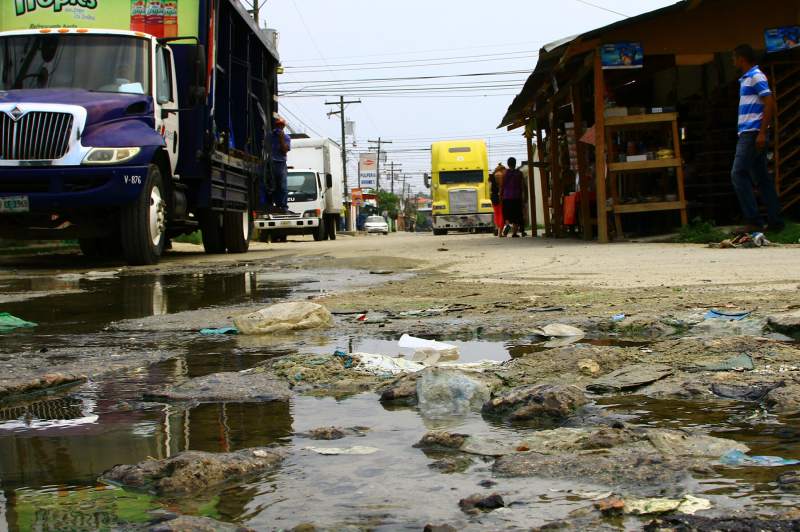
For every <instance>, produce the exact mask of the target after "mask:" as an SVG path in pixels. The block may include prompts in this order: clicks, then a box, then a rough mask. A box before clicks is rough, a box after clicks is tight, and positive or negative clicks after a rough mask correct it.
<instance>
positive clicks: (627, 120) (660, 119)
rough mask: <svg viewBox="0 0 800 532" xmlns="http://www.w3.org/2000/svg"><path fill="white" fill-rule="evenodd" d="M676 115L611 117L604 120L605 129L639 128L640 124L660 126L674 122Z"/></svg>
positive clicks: (658, 114)
mask: <svg viewBox="0 0 800 532" xmlns="http://www.w3.org/2000/svg"><path fill="white" fill-rule="evenodd" d="M677 119H678V113H657V114H650V115H630V116H611V117H608V118H606V127H607V128H608V127H620V126H640V125H642V124H660V123H664V122H674V121H676V120H677Z"/></svg>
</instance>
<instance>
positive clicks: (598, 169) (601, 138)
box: [594, 49, 608, 244]
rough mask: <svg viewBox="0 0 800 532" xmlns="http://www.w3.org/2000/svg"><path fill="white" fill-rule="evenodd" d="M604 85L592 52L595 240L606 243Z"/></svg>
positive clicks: (597, 52)
mask: <svg viewBox="0 0 800 532" xmlns="http://www.w3.org/2000/svg"><path fill="white" fill-rule="evenodd" d="M605 95H606V84H605V79H604V76H603V62H602V60H601V57H600V50H599V49H597V50H595V52H594V137H595V180H596V186H595V188H596V190H597V239H598V240H599V241H600V242H601V243H603V244H607V243H608V208H607V206H606V109H605V107H606V105H605V101H606V98H605Z"/></svg>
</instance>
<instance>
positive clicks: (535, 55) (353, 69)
mask: <svg viewBox="0 0 800 532" xmlns="http://www.w3.org/2000/svg"><path fill="white" fill-rule="evenodd" d="M535 57H539V53H538V52H536V53H531V54H528V55H526V56H518V57H508V58H505V59H503V58H494V59H476V60H473V61H447V62H444V63H442V62H439V63H424V64H419V65H394V66H373V67H354V68H337V69H336V70H337V71H338V72H353V71H358V72H361V71H364V70H395V69H398V68H424V67H433V66H448V65H469V64H473V63H487V62H492V63H496V62H501V61H503V62H505V61H516V60H518V59H533V58H535ZM326 70H327V71H330V69H321V70H320V69H312V70H293V71H291V73H292V74H317V73H319V72H324V71H326Z"/></svg>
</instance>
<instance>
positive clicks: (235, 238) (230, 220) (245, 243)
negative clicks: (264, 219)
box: [222, 211, 253, 253]
mask: <svg viewBox="0 0 800 532" xmlns="http://www.w3.org/2000/svg"><path fill="white" fill-rule="evenodd" d="M222 226H223V232H224V238H225V247H226V248H227V249H228V253H247V251H248V250H249V249H250V237H251V236H252V234H253V217H252V215H251V214H250V212H249V211H248V212H226V213H225V215H224V216H223V222H222Z"/></svg>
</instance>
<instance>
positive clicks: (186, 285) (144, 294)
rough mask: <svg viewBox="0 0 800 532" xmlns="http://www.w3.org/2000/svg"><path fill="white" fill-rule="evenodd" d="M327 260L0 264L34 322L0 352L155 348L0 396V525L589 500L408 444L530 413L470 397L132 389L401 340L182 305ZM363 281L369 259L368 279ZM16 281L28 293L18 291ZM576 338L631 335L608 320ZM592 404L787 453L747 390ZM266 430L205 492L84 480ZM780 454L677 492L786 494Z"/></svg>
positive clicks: (377, 516)
mask: <svg viewBox="0 0 800 532" xmlns="http://www.w3.org/2000/svg"><path fill="white" fill-rule="evenodd" d="M335 273H336V276H335V278H336V279H338V280H337V281H331V280H330V279H331V275H333V274H332V273H331V272H325V271H320V272H313V273H309V272H308V271H303V273H302V274H299V273H298V274H294V273H288V274H285V275H283V276H279V277H275V276H269V275H266V274H265V273H263V272H258V271H251V270H248V269H246V268H238V269H237V268H233V269H232V270H231V271H227V272H211V273H204V274H163V275H147V276H119V277H111V278H95V279H89V278H86V277H85V276H82V277H80V278H72V277H70V278H65V279H58V278H48V279H44V278H27V279H20V280H12V281H9V280H5V281H3V285H4V287H3V290H4V294H5V295H6V296H8V299H7V300H6V302H5V303H3V304H2V305H1V306H2V309H0V310H2V311H7V312H10V313H12V314H15V315H18V316H20V317H22V318H24V319H27V320H31V321H35V322H38V323H39V324H40V325H39V327H37V328H35V329H30V330H20V331H17V332H15V333H13V334H10V335H4V336H2V337H0V359H2V360H0V364H2V363H6V364H15V363H17V360H16V359H15V358H14V357H15V354H16V353H18V352H19V351H20V350H21V349H30V348H34V347H35V348H37V349H52V350H54V351H56V350H58V357H62V358H63V357H72V358H73V359H74V360H75V361H78V362H80V361H81V360H82V357H83V356H84V353H85V352H86V351H87V350H97V351H98V352H101V353H102V352H103V350H104V349H106V348H110V346H118V345H119V344H125V345H129V349H131V350H134V351H135V350H138V351H149V350H166V351H169V352H170V354H169V357H167V359H166V360H157V361H155V362H154V363H142V364H140V365H138V366H137V367H135V368H126V369H124V370H122V371H119V372H117V373H114V374H111V375H106V376H103V377H102V378H96V379H92V380H90V381H89V382H87V383H85V384H82V385H79V386H77V387H74V388H71V389H68V390H62V391H60V392H59V393H55V394H50V395H46V396H41V397H32V398H29V399H27V400H20V401H14V402H13V403H7V404H3V405H0V488H1V489H0V529H3V526H4V525H5V526H6V527H7V528H8V529H9V530H63V529H70V530H111V529H116V528H119V527H120V526H136V525H141V524H145V523H147V522H150V521H151V520H152V519H153V517H154V515H159V514H160V513H164V512H178V513H184V514H189V515H198V516H207V517H211V518H214V519H217V520H221V521H225V522H232V523H239V524H243V525H246V526H249V527H252V528H255V529H257V530H282V529H291V528H292V527H295V526H297V525H299V524H302V523H316V524H317V525H322V526H325V527H327V528H330V529H343V528H347V527H355V528H356V529H369V530H386V531H390V530H391V531H394V530H421V529H422V528H423V527H424V526H425V525H426V524H428V523H449V524H450V525H452V526H454V527H455V528H457V529H460V530H481V529H492V530H495V529H530V528H531V527H535V526H540V525H544V524H546V523H548V522H552V521H554V520H558V519H564V518H566V517H567V516H569V515H570V513H571V512H573V511H576V510H579V509H583V508H587V507H591V506H592V504H593V499H595V498H597V496H598V490H600V488H598V486H594V485H591V484H588V483H584V482H582V481H574V480H573V481H566V480H564V481H560V480H551V479H548V480H543V479H536V478H533V479H531V478H519V479H515V478H496V477H495V475H494V474H493V472H492V465H493V460H491V459H488V458H483V457H479V456H471V457H467V458H466V459H465V460H463V461H461V462H459V463H458V464H457V467H456V468H455V469H454V470H452V472H449V473H446V472H443V471H442V470H441V469H435V468H433V467H432V466H433V465H435V464H436V463H437V462H439V461H441V459H442V458H446V456H445V455H442V454H437V453H434V452H423V451H422V450H420V449H416V448H414V447H413V445H414V444H415V443H416V442H418V441H419V440H420V438H421V437H422V436H423V435H424V434H425V433H426V432H428V431H430V430H446V431H450V432H459V433H464V434H470V435H482V436H488V437H492V438H498V439H507V440H510V439H515V440H516V439H522V438H524V437H525V436H526V435H529V434H530V433H531V432H532V431H533V430H534V429H531V428H526V427H524V426H516V425H514V424H510V423H502V422H497V421H487V420H486V419H484V418H483V417H482V416H481V415H480V414H478V413H472V414H469V415H466V416H463V417H457V418H449V419H444V420H443V419H426V418H425V417H424V416H423V415H422V414H421V413H420V411H419V410H418V409H417V408H416V407H391V408H389V407H384V406H382V405H381V403H380V402H379V401H378V398H377V396H376V395H375V394H373V393H365V394H359V395H354V396H350V397H347V398H345V399H334V398H324V397H323V398H320V397H306V396H295V397H294V398H293V399H292V400H291V401H289V402H288V403H267V404H239V403H206V404H195V405H186V404H184V405H181V404H164V403H157V402H146V401H144V400H143V396H144V395H145V394H146V393H147V392H150V391H152V390H154V389H159V388H161V387H163V386H165V385H169V384H179V383H182V382H185V381H186V380H188V379H191V378H195V377H201V376H205V375H209V374H212V373H218V372H228V371H241V370H246V369H250V368H253V367H255V366H257V365H259V364H261V363H263V362H265V361H267V360H268V359H271V358H274V357H279V356H282V355H287V354H295V353H311V354H330V353H332V352H333V351H334V350H336V349H337V348H339V347H342V348H346V349H348V350H349V351H351V352H358V351H361V352H368V353H378V354H386V355H398V354H402V355H408V353H407V352H404V350H402V349H400V348H399V347H398V346H397V338H393V337H389V336H385V337H382V336H380V335H379V334H374V329H369V331H372V333H371V334H369V335H366V334H365V335H360V334H351V335H344V336H337V335H336V333H335V332H332V333H330V334H327V333H326V334H321V333H320V334H314V333H309V334H304V335H298V336H296V337H294V338H292V339H291V340H288V341H287V340H283V341H274V340H270V339H248V338H244V337H211V338H207V337H201V336H200V335H199V334H198V331H197V320H198V316H201V317H203V316H208V318H209V319H212V318H215V317H216V319H219V317H220V316H222V317H223V318H224V317H225V316H226V315H227V314H228V313H230V312H232V310H235V309H239V308H248V307H251V306H253V305H259V306H262V305H266V304H270V303H274V302H277V301H282V300H286V299H289V298H296V299H303V298H305V297H307V296H309V295H318V294H320V293H324V292H326V291H328V290H332V289H337V290H338V289H345V288H347V286H349V285H348V284H347V283H350V282H356V281H355V280H359V279H363V278H364V274H363V273H357V272H345V273H342V272H341V271H337V272H335ZM376 277H377V276H376ZM379 281H380V282H382V281H385V276H384V277H383V278H382V279H378V280H376V281H375V282H379ZM42 292H44V293H45V294H46V295H41V293H42ZM26 294H36V297H33V298H29V299H27V300H23V299H21V298H25V297H26ZM11 296H15V297H13V298H12V297H11ZM197 312H206V313H207V314H196V313H197ZM192 313H194V314H192ZM186 314H188V315H189V316H190V317H191V319H186V321H185V325H184V321H181V320H182V319H183V318H182V317H181V316H184V315H186ZM189 324H191V326H190V325H189ZM162 325H163V327H162ZM431 339H436V340H440V341H444V342H448V343H452V344H454V345H456V346H457V347H458V348H459V350H460V352H461V361H462V362H477V361H479V360H484V359H489V360H495V361H500V362H503V361H507V360H511V359H513V358H519V357H523V356H531V355H533V356H543V357H544V356H548V355H547V350H548V348H547V347H545V345H544V342H542V341H541V340H537V339H533V338H526V339H513V340H507V341H506V340H503V339H497V338H489V339H487V338H480V337H479V335H478V334H477V333H476V335H475V337H474V338H468V337H458V336H454V337H450V338H448V337H446V336H444V337H437V338H431ZM581 343H584V344H591V345H595V346H614V347H638V346H644V345H645V344H642V343H638V342H626V341H623V340H618V339H608V338H606V339H603V338H599V339H591V338H590V339H583V340H581ZM45 355H47V353H44V354H43V355H42V356H45ZM51 362H53V363H56V362H59V359H58V358H53V359H51ZM598 405H599V406H600V407H601V408H603V409H605V410H607V411H609V412H612V413H615V414H620V415H621V416H624V417H625V419H626V420H627V421H626V423H628V424H629V425H631V426H643V427H660V428H673V429H699V430H701V431H702V432H708V433H710V434H712V435H714V436H717V437H720V438H727V439H731V440H736V441H739V442H742V443H745V444H747V445H748V446H749V447H750V448H751V449H752V453H751V454H764V455H773V456H782V457H784V458H798V459H800V449H799V448H798V446H797V441H798V440H800V418H798V417H778V416H775V415H770V414H767V413H765V412H764V411H763V410H762V409H761V408H760V407H759V406H758V405H757V404H755V403H742V402H733V401H676V400H669V401H664V400H654V399H648V398H643V397H638V396H625V397H612V398H604V399H602V400H599V402H598ZM334 425H335V426H339V427H353V426H360V427H367V428H368V429H369V430H367V431H366V432H365V434H364V435H363V436H360V437H359V436H348V437H346V438H345V439H343V440H338V441H335V442H319V441H312V440H310V439H307V438H305V437H303V436H302V434H303V433H305V432H308V431H310V430H311V429H314V428H318V427H327V426H334ZM270 445H272V446H277V447H279V448H281V449H283V450H285V452H286V453H287V459H286V461H285V462H284V463H283V465H282V466H281V468H280V469H279V470H278V471H276V472H274V473H271V474H268V475H264V476H261V477H259V478H258V479H256V480H253V481H250V482H246V483H243V484H239V485H236V486H233V487H230V488H228V489H226V490H224V491H222V492H221V493H216V494H213V495H198V496H195V497H192V498H190V499H188V500H166V499H159V498H156V497H153V496H151V495H148V494H145V493H137V492H131V491H126V490H122V489H120V488H116V487H111V486H105V485H98V483H97V478H98V477H99V476H100V475H101V474H102V473H103V472H104V471H106V470H108V469H109V468H111V467H113V466H115V465H117V464H134V463H137V462H139V461H142V460H144V459H147V458H148V457H153V458H167V457H170V456H174V455H175V454H176V453H179V452H181V451H184V450H202V451H209V452H228V451H235V450H239V449H246V448H252V447H260V446H270ZM352 446H364V447H371V448H374V449H375V452H374V453H373V454H369V455H363V456H348V455H343V456H323V455H320V454H318V453H316V452H314V451H312V450H310V449H308V448H309V447H321V448H325V447H345V448H346V447H352ZM587 460H591V458H587ZM786 470H787V468H766V467H717V468H715V469H714V470H713V471H712V472H709V473H707V474H705V475H701V476H700V477H699V481H698V483H697V485H696V486H695V487H694V488H695V489H694V491H693V494H694V495H697V496H702V497H705V498H707V499H709V500H710V501H711V503H712V505H713V508H714V511H715V512H718V513H725V512H728V511H733V510H745V511H748V512H751V513H752V514H756V515H762V514H770V513H772V512H775V511H779V510H780V509H786V508H792V507H797V506H799V505H800V495H797V494H791V493H787V492H785V491H782V490H781V489H780V488H779V486H778V485H777V483H776V478H777V476H778V475H779V474H780V473H781V472H785V471H786ZM495 491H496V492H498V493H500V494H501V495H502V496H503V498H504V500H505V501H506V508H503V509H501V510H497V511H494V512H492V513H487V514H484V515H480V516H468V515H466V514H465V513H463V512H461V511H460V510H459V508H458V501H459V500H460V499H462V498H465V497H468V496H470V495H473V494H476V493H486V494H487V495H488V494H489V493H492V492H495ZM642 522H644V521H640V520H639V519H638V518H634V517H628V518H625V519H620V520H618V521H616V522H615V526H617V527H618V528H619V529H626V528H627V529H637V528H639V527H640V526H641V524H642Z"/></svg>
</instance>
